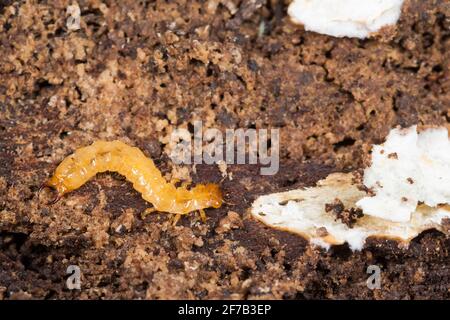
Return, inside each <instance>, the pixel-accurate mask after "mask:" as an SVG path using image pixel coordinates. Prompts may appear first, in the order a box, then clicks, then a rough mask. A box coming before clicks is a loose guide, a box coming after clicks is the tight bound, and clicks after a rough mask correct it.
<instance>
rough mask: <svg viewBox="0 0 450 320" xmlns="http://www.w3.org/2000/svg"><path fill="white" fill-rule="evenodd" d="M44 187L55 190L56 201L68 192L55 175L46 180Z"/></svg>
mask: <svg viewBox="0 0 450 320" xmlns="http://www.w3.org/2000/svg"><path fill="white" fill-rule="evenodd" d="M44 186H46V187H49V188H52V189H54V190H56V199H59V198H60V197H62V195H63V194H65V193H66V192H68V191H69V190H68V188H67V187H66V186H65V185H64V183H63V179H60V178H58V176H57V175H54V176H53V177H51V178H50V179H48V180H47V181H46V182H45V183H44Z"/></svg>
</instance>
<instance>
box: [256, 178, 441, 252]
mask: <svg viewBox="0 0 450 320" xmlns="http://www.w3.org/2000/svg"><path fill="white" fill-rule="evenodd" d="M352 180H353V175H352V174H344V173H335V174H331V175H329V176H328V177H327V178H326V179H324V180H321V181H319V182H318V184H317V186H316V187H313V188H306V189H299V190H292V191H288V192H283V193H274V194H269V195H265V196H261V197H259V198H258V199H256V201H255V202H254V203H253V205H252V208H251V213H252V215H253V216H254V217H255V218H257V219H258V220H260V221H262V222H263V223H265V224H266V225H268V226H271V227H273V228H276V229H279V230H284V231H290V232H293V233H296V234H299V235H301V236H302V237H304V238H306V239H307V240H309V241H310V242H311V243H312V244H314V245H317V246H320V247H324V248H326V249H328V248H329V247H330V246H331V245H339V244H344V243H345V242H347V243H348V244H349V247H350V248H351V249H352V250H361V249H362V248H363V246H364V243H365V241H366V239H367V238H368V237H377V238H387V239H393V240H397V241H400V242H402V243H405V245H407V244H408V242H409V241H410V240H411V239H412V238H414V237H416V236H417V235H419V234H420V233H421V232H422V231H424V230H427V229H432V228H435V229H437V230H441V229H442V225H441V223H442V219H444V218H450V206H441V207H438V208H430V207H427V206H425V205H422V206H419V207H418V208H417V209H416V211H414V212H413V214H412V217H411V220H410V221H408V222H393V221H389V220H384V219H381V218H377V217H372V216H368V215H365V216H363V217H361V218H359V219H358V220H357V221H356V223H355V224H354V225H353V227H352V228H349V227H348V226H347V225H346V224H344V223H342V222H341V221H340V220H337V219H336V217H335V216H334V215H333V213H331V212H327V211H326V210H325V207H326V204H328V203H332V202H334V200H335V199H336V198H337V199H339V200H340V201H341V202H342V203H343V204H344V206H345V207H346V208H352V207H354V206H355V203H356V201H357V200H358V199H361V198H362V197H364V196H365V195H366V193H365V192H364V191H361V190H359V189H358V187H357V186H356V184H355V183H354V182H353V181H352Z"/></svg>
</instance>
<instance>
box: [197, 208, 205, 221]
mask: <svg viewBox="0 0 450 320" xmlns="http://www.w3.org/2000/svg"><path fill="white" fill-rule="evenodd" d="M198 212H199V213H200V218H201V219H202V221H203V222H206V213H205V210H203V209H200V210H198Z"/></svg>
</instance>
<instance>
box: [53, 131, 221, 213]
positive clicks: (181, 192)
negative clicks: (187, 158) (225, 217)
mask: <svg viewBox="0 0 450 320" xmlns="http://www.w3.org/2000/svg"><path fill="white" fill-rule="evenodd" d="M105 171H114V172H118V173H120V174H121V175H123V176H125V177H126V179H127V180H128V181H130V182H131V183H132V184H133V187H134V189H136V190H137V191H138V192H140V193H141V195H142V198H143V199H144V200H146V201H148V202H150V203H151V204H153V207H154V210H157V211H161V212H167V213H175V214H177V218H179V215H183V214H187V213H189V212H192V211H197V210H198V211H199V212H200V213H201V215H202V218H204V212H203V209H205V208H209V207H213V208H219V207H220V206H221V205H222V201H223V200H222V193H221V191H220V189H219V186H218V185H216V184H206V185H203V184H200V185H197V186H195V187H194V188H192V189H190V190H188V189H187V188H186V187H185V186H182V187H178V188H177V187H175V185H174V184H172V183H170V182H167V181H166V180H165V179H164V177H163V176H162V175H161V172H160V171H159V170H158V168H157V167H156V166H155V164H154V163H153V161H152V160H151V159H149V158H147V157H146V156H145V155H144V153H142V151H141V150H139V149H138V148H136V147H131V146H129V145H127V144H125V143H123V142H121V141H117V140H116V141H96V142H94V143H93V144H92V145H90V146H88V147H84V148H80V149H77V150H76V151H75V153H73V154H72V155H70V156H68V157H67V158H65V159H64V160H63V161H62V162H61V164H60V165H59V166H58V167H57V168H56V170H55V173H54V175H53V176H52V177H51V178H50V179H49V180H48V181H47V182H45V183H44V185H45V186H47V187H50V188H54V189H55V190H56V192H57V197H56V200H57V199H59V198H60V197H61V196H62V195H64V194H65V193H67V192H70V191H72V190H75V189H77V188H79V187H80V186H82V185H83V184H84V183H86V182H87V181H88V180H89V179H91V178H92V177H94V176H95V175H96V174H97V173H99V172H105Z"/></svg>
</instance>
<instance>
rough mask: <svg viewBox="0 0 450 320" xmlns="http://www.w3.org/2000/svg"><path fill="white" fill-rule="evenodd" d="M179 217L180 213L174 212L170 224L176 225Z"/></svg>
mask: <svg viewBox="0 0 450 320" xmlns="http://www.w3.org/2000/svg"><path fill="white" fill-rule="evenodd" d="M180 218H181V214H176V215H175V216H174V217H173V219H172V225H174V226H175V225H176V224H177V223H178V221H179V220H180Z"/></svg>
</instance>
